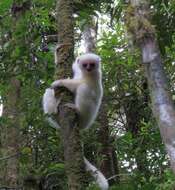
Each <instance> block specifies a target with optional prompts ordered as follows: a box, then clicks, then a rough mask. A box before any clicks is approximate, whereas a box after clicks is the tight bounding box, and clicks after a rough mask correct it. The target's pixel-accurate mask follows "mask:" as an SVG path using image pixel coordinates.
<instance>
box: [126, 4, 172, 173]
mask: <svg viewBox="0 0 175 190" xmlns="http://www.w3.org/2000/svg"><path fill="white" fill-rule="evenodd" d="M126 25H127V27H128V31H129V32H130V33H131V34H132V36H133V39H134V41H135V42H136V44H137V45H138V46H139V48H140V49H141V52H142V59H143V60H142V61H143V66H144V68H145V74H146V77H147V81H148V87H149V90H150V96H151V100H152V111H153V114H154V116H155V118H156V121H157V123H158V126H159V128H160V133H161V136H162V139H163V142H164V144H165V147H166V149H167V152H168V155H169V157H170V162H171V167H172V170H173V172H174V173H175V140H174V139H175V109H174V105H173V102H172V99H171V94H170V92H169V87H168V84H167V79H166V74H165V71H164V67H163V61H162V59H161V55H160V51H159V47H158V45H157V41H156V37H155V36H156V33H155V30H154V27H153V26H152V25H151V23H150V15H149V1H146V0H142V1H141V0H130V3H129V5H128V9H127V11H126Z"/></svg>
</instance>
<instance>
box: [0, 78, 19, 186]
mask: <svg viewBox="0 0 175 190" xmlns="http://www.w3.org/2000/svg"><path fill="white" fill-rule="evenodd" d="M6 98H7V101H6V102H4V112H3V117H5V118H6V119H7V123H6V124H4V125H3V126H1V127H2V128H1V138H2V141H1V142H2V149H1V155H2V158H1V160H0V166H1V171H0V173H1V177H0V184H1V185H5V186H9V187H17V185H18V184H19V130H20V129H19V128H20V114H19V101H20V82H19V81H18V80H17V79H15V78H12V79H11V80H10V84H9V89H8V93H7V96H6Z"/></svg>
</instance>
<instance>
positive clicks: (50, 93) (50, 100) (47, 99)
mask: <svg viewBox="0 0 175 190" xmlns="http://www.w3.org/2000/svg"><path fill="white" fill-rule="evenodd" d="M57 106H58V100H57V99H56V98H55V92H54V90H53V89H50V88H47V89H46V90H45V93H44V95H43V110H44V113H45V114H53V113H57Z"/></svg>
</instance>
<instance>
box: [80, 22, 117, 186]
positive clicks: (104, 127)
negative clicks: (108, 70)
mask: <svg viewBox="0 0 175 190" xmlns="http://www.w3.org/2000/svg"><path fill="white" fill-rule="evenodd" d="M92 19H93V18H92ZM96 38H97V26H96V25H95V23H94V22H93V21H92V22H91V23H88V24H86V25H85V27H84V31H83V39H84V46H85V52H86V53H89V52H94V51H95V50H96ZM98 121H99V124H100V127H99V130H98V137H99V138H98V139H99V143H100V144H101V148H100V150H99V154H100V156H101V157H102V161H101V163H100V171H101V172H102V173H103V174H104V176H105V177H106V178H110V177H112V176H116V175H117V174H119V169H118V161H117V156H116V153H115V148H114V147H113V146H112V145H111V143H110V134H109V125H108V118H107V105H106V103H105V101H102V105H101V109H100V111H99V116H98ZM113 182H115V183H116V182H119V177H116V178H113V179H112V180H111V181H110V184H112V183H113Z"/></svg>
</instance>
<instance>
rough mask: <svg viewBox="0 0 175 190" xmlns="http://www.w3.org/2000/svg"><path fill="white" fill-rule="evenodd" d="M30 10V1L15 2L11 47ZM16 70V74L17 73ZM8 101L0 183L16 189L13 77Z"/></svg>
mask: <svg viewBox="0 0 175 190" xmlns="http://www.w3.org/2000/svg"><path fill="white" fill-rule="evenodd" d="M29 8H30V0H28V1H25V2H23V3H19V2H18V1H16V0H14V1H13V4H12V8H11V15H12V18H13V22H14V23H13V26H12V31H13V32H12V41H11V45H12V46H15V45H18V43H19V41H18V40H17V39H15V36H13V34H14V33H15V30H16V26H17V24H18V21H19V20H20V18H21V16H22V14H24V13H25V11H26V10H28V9H29ZM15 69H16V68H14V72H15ZM8 85H9V86H8V92H7V94H6V101H4V112H3V117H5V118H6V120H7V123H5V124H4V125H3V126H2V129H1V137H2V140H1V142H2V149H1V155H2V158H1V159H0V167H1V168H0V174H1V177H0V180H2V181H0V183H1V184H2V185H5V186H7V187H12V188H15V187H17V186H18V185H19V145H20V109H19V105H20V89H21V84H20V81H19V80H18V79H17V78H15V77H13V78H11V79H10V80H9V84H8Z"/></svg>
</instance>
